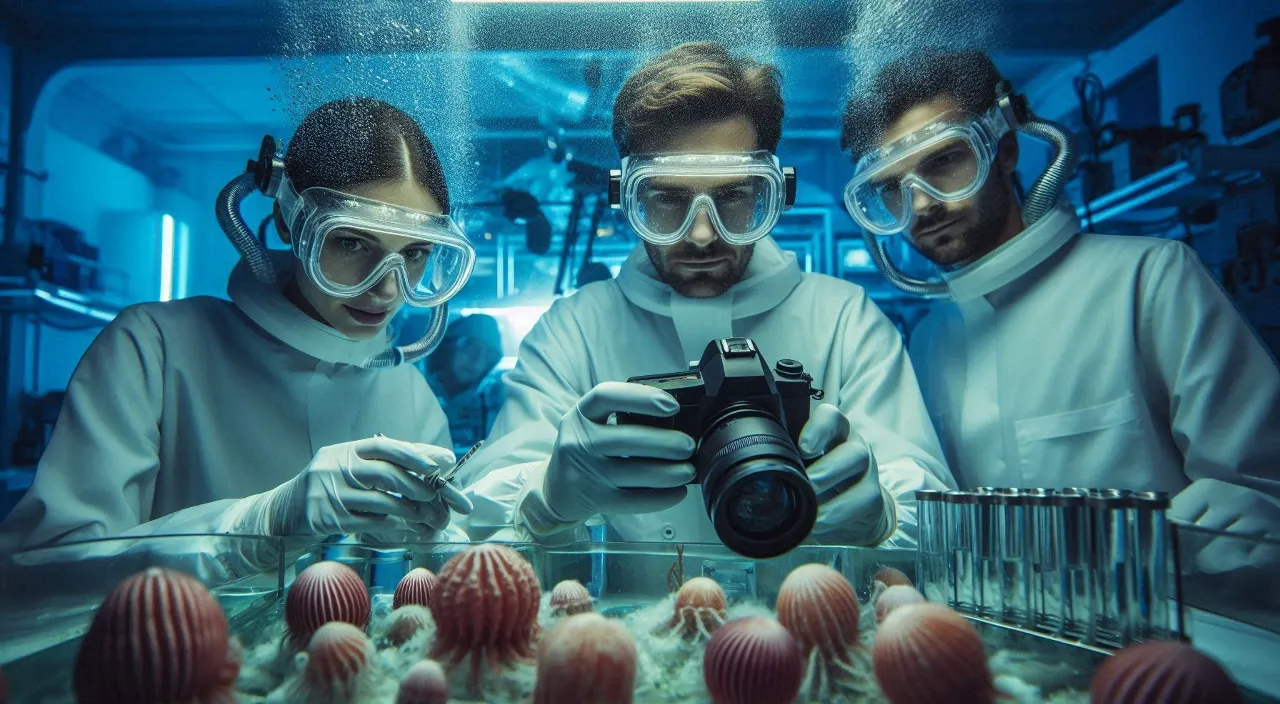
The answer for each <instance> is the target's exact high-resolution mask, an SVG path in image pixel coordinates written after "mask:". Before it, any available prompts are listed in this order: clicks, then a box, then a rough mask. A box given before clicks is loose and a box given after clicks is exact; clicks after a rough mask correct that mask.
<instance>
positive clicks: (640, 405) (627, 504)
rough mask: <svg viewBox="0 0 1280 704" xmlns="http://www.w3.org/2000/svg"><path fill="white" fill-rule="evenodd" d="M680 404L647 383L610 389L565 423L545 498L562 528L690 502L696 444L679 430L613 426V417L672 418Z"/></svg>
mask: <svg viewBox="0 0 1280 704" xmlns="http://www.w3.org/2000/svg"><path fill="white" fill-rule="evenodd" d="M679 410H680V405H679V404H678V403H677V402H676V400H675V398H673V397H672V396H671V394H668V393H667V392H665V391H661V390H658V389H655V388H652V387H649V386H644V385H643V384H631V383H623V382H604V383H602V384H599V385H597V386H596V387H595V388H593V389H591V390H590V391H588V392H587V393H586V394H585V395H584V396H583V397H582V398H581V399H579V400H578V403H577V405H575V406H574V407H573V409H572V410H570V411H569V412H568V413H566V414H565V415H564V417H563V418H562V419H561V420H560V432H559V435H558V436H557V438H556V445H555V449H553V450H552V452H551V459H550V461H549V462H548V463H547V471H546V474H545V475H544V478H543V483H542V495H543V501H544V502H545V503H546V506H547V508H548V509H550V512H551V513H552V514H553V515H554V517H555V518H556V519H557V520H558V521H559V522H561V523H572V522H575V521H580V520H582V519H585V518H588V517H590V516H593V515H595V514H597V513H606V514H619V513H652V512H654V511H661V510H663V509H666V508H670V507H672V506H675V505H676V504H678V503H680V501H681V500H683V499H684V497H685V494H686V493H687V490H686V489H685V487H684V485H686V484H688V483H689V482H691V481H693V478H694V469H693V465H692V464H690V463H689V462H688V460H689V458H690V457H691V456H692V455H693V451H694V447H695V443H694V441H693V438H691V437H689V436H688V435H685V434H684V433H681V432H678V431H675V430H663V429H660V428H650V427H647V426H642V425H616V424H611V423H609V422H608V421H609V417H610V416H611V415H612V414H614V413H641V414H644V415H649V416H657V417H670V416H673V415H675V414H676V412H677V411H679Z"/></svg>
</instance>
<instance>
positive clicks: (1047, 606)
mask: <svg viewBox="0 0 1280 704" xmlns="http://www.w3.org/2000/svg"><path fill="white" fill-rule="evenodd" d="M916 500H917V501H918V502H919V521H920V536H921V538H920V542H919V547H918V555H917V564H916V570H917V575H918V583H919V584H920V586H921V590H922V592H923V593H924V594H925V595H926V597H928V598H929V599H930V600H935V601H939V602H944V603H946V604H947V605H948V606H950V607H952V608H954V609H956V610H957V611H959V612H961V613H963V614H966V615H968V616H972V617H977V618H982V619H986V620H990V621H995V622H998V623H1002V624H1006V625H1010V626H1014V627H1018V628H1024V629H1027V630H1031V631H1036V632H1040V633H1044V634H1047V635H1051V636H1056V637H1059V638H1064V639H1067V640H1077V641H1081V642H1083V643H1085V644H1088V645H1092V646H1096V647H1101V648H1108V649H1110V648H1120V647H1123V646H1125V645H1127V644H1129V643H1133V642H1137V641H1147V640H1161V639H1168V638H1176V637H1178V636H1179V635H1180V633H1181V629H1180V627H1179V626H1178V625H1177V624H1176V623H1175V619H1173V618H1171V616H1170V613H1171V611H1173V610H1174V609H1173V607H1174V606H1175V605H1176V603H1177V600H1178V594H1177V593H1176V592H1177V580H1176V579H1174V578H1172V577H1171V572H1172V558H1171V546H1170V543H1169V537H1168V536H1169V531H1168V525H1167V522H1166V518H1165V512H1166V511H1167V510H1168V508H1169V497H1168V495H1167V494H1165V493H1161V492H1130V491H1123V490H1115V489H1058V490H1054V489H1005V488H994V487H980V488H978V489H977V490H975V491H971V492H969V491H946V492H943V491H931V490H925V491H917V492H916Z"/></svg>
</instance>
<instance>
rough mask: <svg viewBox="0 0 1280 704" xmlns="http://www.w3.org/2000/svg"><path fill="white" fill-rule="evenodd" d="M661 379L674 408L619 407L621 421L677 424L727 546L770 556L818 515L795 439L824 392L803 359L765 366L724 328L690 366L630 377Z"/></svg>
mask: <svg viewBox="0 0 1280 704" xmlns="http://www.w3.org/2000/svg"><path fill="white" fill-rule="evenodd" d="M627 381H628V382H632V383H636V384H644V385H645V386H652V387H654V388H656V389H662V390H663V391H666V392H667V393H669V394H671V395H672V396H674V397H675V399H676V401H678V402H679V403H680V410H679V411H678V412H677V413H676V414H675V415H674V416H671V417H670V418H655V417H653V416H646V415H639V414H634V413H619V414H618V423H631V424H636V425H647V426H652V427H655V428H666V429H670V430H679V431H680V432H682V433H685V434H686V435H689V436H690V437H692V438H693V439H694V440H696V441H697V443H698V449H697V450H696V451H695V453H694V456H693V466H694V468H695V469H696V470H697V474H696V475H695V477H694V480H693V482H692V483H694V484H701V485H702V495H703V498H704V499H705V501H706V504H707V514H708V515H709V516H710V517H711V524H712V525H713V526H715V529H716V534H717V535H718V536H720V540H721V541H722V542H724V544H725V545H726V546H728V547H729V548H730V549H731V550H733V551H734V552H737V553H738V554H740V555H744V556H746V557H752V558H764V557H774V556H777V555H781V554H783V553H785V552H787V551H789V550H791V549H792V548H794V547H795V546H797V545H799V544H800V542H801V541H803V540H804V539H805V538H806V537H808V535H809V532H810V531H812V530H813V525H814V523H815V522H816V521H817V518H818V498H817V496H816V494H815V493H814V490H813V485H812V484H810V483H809V476H808V474H806V473H805V462H804V460H803V459H801V457H800V452H799V450H798V449H797V448H796V444H797V443H798V442H799V439H800V430H801V429H802V428H804V424H805V423H806V422H808V420H809V399H821V398H822V396H823V392H822V390H821V389H815V388H813V377H811V376H809V375H808V374H806V373H805V371H804V365H802V364H800V363H799V362H797V361H795V360H792V359H780V360H778V363H777V364H776V365H775V366H774V368H773V371H772V372H771V371H770V370H769V365H768V363H766V362H765V360H764V357H763V356H761V354H760V352H759V350H757V349H756V345H755V343H754V342H752V341H751V340H749V339H747V338H745V337H729V338H724V339H720V340H715V341H713V342H711V343H710V344H708V345H707V349H706V351H705V352H703V353H702V359H701V360H700V361H699V362H698V364H697V366H696V367H694V368H692V369H690V370H688V371H683V372H675V373H672V374H654V375H650V376H637V377H632V378H630V379H628V380H627Z"/></svg>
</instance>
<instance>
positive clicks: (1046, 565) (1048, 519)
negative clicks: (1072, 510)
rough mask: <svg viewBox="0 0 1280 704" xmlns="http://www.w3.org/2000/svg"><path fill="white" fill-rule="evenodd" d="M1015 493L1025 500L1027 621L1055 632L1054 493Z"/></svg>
mask: <svg viewBox="0 0 1280 704" xmlns="http://www.w3.org/2000/svg"><path fill="white" fill-rule="evenodd" d="M1018 495H1019V496H1020V497H1022V500H1023V502H1024V503H1025V504H1026V508H1025V509H1024V510H1025V515H1026V522H1027V555H1028V559H1027V599H1028V605H1027V613H1028V618H1027V621H1028V625H1029V626H1030V627H1031V628H1034V629H1036V630H1039V631H1044V632H1046V633H1057V632H1058V630H1059V628H1060V627H1061V625H1062V615H1061V609H1062V584H1061V581H1060V579H1059V573H1058V562H1059V557H1058V553H1059V550H1060V549H1061V546H1062V541H1061V539H1060V538H1059V534H1058V532H1057V530H1056V527H1055V524H1054V498H1055V494H1054V492H1053V490H1052V489H1023V490H1021V491H1019V492H1018Z"/></svg>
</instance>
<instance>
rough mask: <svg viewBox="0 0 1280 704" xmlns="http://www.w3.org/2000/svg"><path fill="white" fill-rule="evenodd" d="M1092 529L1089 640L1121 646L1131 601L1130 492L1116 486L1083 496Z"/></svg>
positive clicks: (1125, 640)
mask: <svg viewBox="0 0 1280 704" xmlns="http://www.w3.org/2000/svg"><path fill="white" fill-rule="evenodd" d="M1085 505H1086V506H1087V507H1088V512H1089V514H1090V521H1091V529H1092V532H1093V541H1092V542H1093V547H1094V551H1093V580H1094V581H1093V590H1092V594H1093V598H1092V599H1091V600H1090V601H1091V604H1092V606H1093V633H1092V638H1091V639H1090V640H1091V641H1092V642H1094V643H1097V644H1100V645H1106V646H1112V647H1121V646H1124V645H1126V644H1127V643H1129V642H1130V640H1131V637H1130V622H1129V619H1130V614H1129V605H1130V604H1131V603H1132V602H1133V601H1134V598H1133V594H1132V590H1133V578H1132V570H1133V566H1134V565H1133V560H1132V556H1131V552H1132V551H1131V549H1130V543H1129V540H1130V535H1129V509H1130V508H1131V507H1132V506H1133V501H1132V499H1131V498H1130V495H1129V492H1127V491H1119V490H1115V489H1107V490H1103V491H1098V492H1093V493H1090V494H1089V495H1088V496H1087V497H1085Z"/></svg>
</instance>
